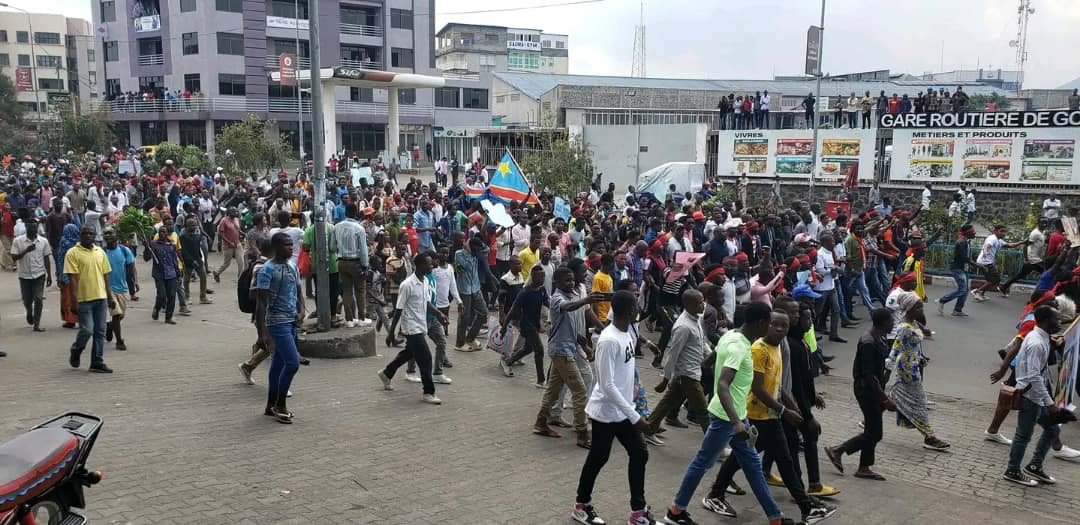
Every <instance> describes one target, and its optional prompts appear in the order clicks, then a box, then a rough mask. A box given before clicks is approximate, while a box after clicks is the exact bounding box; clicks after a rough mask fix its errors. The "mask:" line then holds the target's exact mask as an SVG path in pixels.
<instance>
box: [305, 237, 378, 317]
mask: <svg viewBox="0 0 1080 525" xmlns="http://www.w3.org/2000/svg"><path fill="white" fill-rule="evenodd" d="M333 230H334V228H333V227H331V226H330V225H327V227H326V251H327V266H328V267H329V268H330V278H329V279H327V280H328V281H330V317H331V318H333V317H334V315H335V314H336V313H337V311H338V295H339V290H340V285H339V284H338V283H339V281H338V254H337V249H336V246H335V243H334V242H331V240H330V239H331V237H330V235H331V232H333ZM300 239H301V240H300V242H301V249H303V250H304V251H305V252H310V253H311V264H312V268H311V276H312V277H314V278H315V279H316V281H318V271H317V270H316V269H315V266H314V265H315V224H314V223H313V224H312V225H311V226H308V227H307V229H306V230H304V235H303V236H302V237H301V238H300ZM319 284H320V283H318V282H316V283H315V286H319ZM359 300H365V299H363V298H361V299H359ZM311 315H316V312H312V313H311Z"/></svg>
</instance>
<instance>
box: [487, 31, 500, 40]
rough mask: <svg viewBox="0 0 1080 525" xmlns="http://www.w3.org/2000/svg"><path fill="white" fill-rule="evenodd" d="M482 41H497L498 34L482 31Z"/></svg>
mask: <svg viewBox="0 0 1080 525" xmlns="http://www.w3.org/2000/svg"><path fill="white" fill-rule="evenodd" d="M484 41H485V42H498V41H499V34H498V33H484Z"/></svg>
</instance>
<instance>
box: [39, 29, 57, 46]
mask: <svg viewBox="0 0 1080 525" xmlns="http://www.w3.org/2000/svg"><path fill="white" fill-rule="evenodd" d="M34 43H35V44H52V45H57V46H58V45H60V33H42V32H37V33H34Z"/></svg>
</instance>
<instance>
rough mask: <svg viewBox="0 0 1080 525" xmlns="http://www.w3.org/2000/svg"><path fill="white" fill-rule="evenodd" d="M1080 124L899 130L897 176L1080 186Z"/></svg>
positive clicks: (895, 135) (895, 151)
mask: <svg viewBox="0 0 1080 525" xmlns="http://www.w3.org/2000/svg"><path fill="white" fill-rule="evenodd" d="M1077 142H1080V128H1067V127H1057V128H1052V127H1046V128H1012V129H1007V130H1003V129H993V128H983V129H963V130H959V129H897V130H895V131H893V157H892V172H891V175H890V178H891V179H892V180H902V179H908V180H938V181H950V182H964V181H970V182H978V183H993V182H1002V183H1015V182H1026V183H1032V184H1080V169H1078V167H1077V163H1076V160H1075V156H1076V143H1077Z"/></svg>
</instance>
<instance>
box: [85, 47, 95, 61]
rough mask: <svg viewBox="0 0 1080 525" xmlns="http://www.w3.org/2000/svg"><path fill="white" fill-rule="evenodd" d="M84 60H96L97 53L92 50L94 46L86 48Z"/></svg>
mask: <svg viewBox="0 0 1080 525" xmlns="http://www.w3.org/2000/svg"><path fill="white" fill-rule="evenodd" d="M86 61H87V62H97V53H95V52H94V48H90V49H87V50H86Z"/></svg>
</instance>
